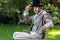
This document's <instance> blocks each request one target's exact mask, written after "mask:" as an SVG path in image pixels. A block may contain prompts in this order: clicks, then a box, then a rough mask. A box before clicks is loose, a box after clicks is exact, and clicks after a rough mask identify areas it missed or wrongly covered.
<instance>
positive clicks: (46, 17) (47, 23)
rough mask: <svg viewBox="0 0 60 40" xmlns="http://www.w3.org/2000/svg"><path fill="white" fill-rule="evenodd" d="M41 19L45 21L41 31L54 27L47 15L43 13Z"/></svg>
mask: <svg viewBox="0 0 60 40" xmlns="http://www.w3.org/2000/svg"><path fill="white" fill-rule="evenodd" d="M43 19H44V21H45V23H46V24H45V25H44V26H43V28H42V30H43V31H46V28H47V27H49V28H50V27H53V26H54V24H53V21H52V18H51V16H50V15H49V14H48V13H45V14H44V17H43Z"/></svg>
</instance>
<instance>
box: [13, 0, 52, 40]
mask: <svg viewBox="0 0 60 40" xmlns="http://www.w3.org/2000/svg"><path fill="white" fill-rule="evenodd" d="M42 6H43V4H40V1H39V0H33V4H32V6H31V5H28V6H26V7H25V11H24V13H23V16H24V20H26V21H29V22H32V24H31V31H30V34H28V33H26V32H15V33H14V34H13V38H14V39H19V38H21V37H22V38H31V40H43V38H44V35H45V32H46V29H47V28H50V27H53V22H52V19H51V17H50V15H49V14H48V13H47V12H46V11H44V10H42ZM31 7H33V10H34V13H35V15H33V16H32V17H29V16H28V13H29V10H30V9H31Z"/></svg>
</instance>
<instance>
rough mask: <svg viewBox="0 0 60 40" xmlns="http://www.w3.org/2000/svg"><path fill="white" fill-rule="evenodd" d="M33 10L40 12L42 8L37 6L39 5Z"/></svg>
mask: <svg viewBox="0 0 60 40" xmlns="http://www.w3.org/2000/svg"><path fill="white" fill-rule="evenodd" d="M33 10H34V12H35V14H38V13H39V12H40V10H41V8H40V7H38V6H37V7H33Z"/></svg>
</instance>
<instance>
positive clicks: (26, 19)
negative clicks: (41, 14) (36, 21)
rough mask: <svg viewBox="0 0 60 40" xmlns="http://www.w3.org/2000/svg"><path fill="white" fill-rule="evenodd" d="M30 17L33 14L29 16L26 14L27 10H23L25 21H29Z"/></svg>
mask: <svg viewBox="0 0 60 40" xmlns="http://www.w3.org/2000/svg"><path fill="white" fill-rule="evenodd" d="M32 18H33V16H31V17H29V16H28V12H26V11H24V12H23V19H24V20H25V21H28V22H31V21H32Z"/></svg>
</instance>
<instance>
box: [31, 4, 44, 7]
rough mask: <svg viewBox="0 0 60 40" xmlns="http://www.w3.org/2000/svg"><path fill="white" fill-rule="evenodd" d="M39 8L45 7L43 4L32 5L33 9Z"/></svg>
mask: <svg viewBox="0 0 60 40" xmlns="http://www.w3.org/2000/svg"><path fill="white" fill-rule="evenodd" d="M37 6H39V7H41V6H44V5H43V4H39V5H31V7H37Z"/></svg>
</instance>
